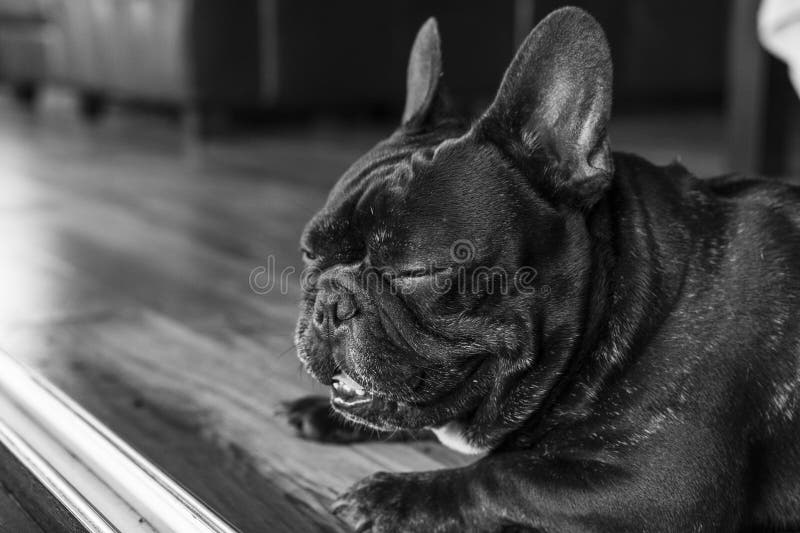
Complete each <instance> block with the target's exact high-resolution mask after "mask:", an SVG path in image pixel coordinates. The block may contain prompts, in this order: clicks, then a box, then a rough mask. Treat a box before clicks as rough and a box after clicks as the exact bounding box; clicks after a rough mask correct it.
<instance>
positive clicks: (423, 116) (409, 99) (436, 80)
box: [403, 17, 451, 127]
mask: <svg viewBox="0 0 800 533" xmlns="http://www.w3.org/2000/svg"><path fill="white" fill-rule="evenodd" d="M441 78H442V43H441V39H440V38H439V28H438V26H437V24H436V19H435V18H433V17H431V18H429V19H428V20H427V21H425V24H423V25H422V27H421V28H420V29H419V32H418V33H417V38H416V39H414V45H413V46H412V47H411V56H410V57H409V59H408V78H407V79H406V105H405V108H404V110H403V125H405V126H409V127H421V126H424V125H425V124H428V123H432V122H435V121H436V120H438V119H440V118H442V117H443V116H444V115H445V114H447V113H449V112H450V107H451V106H450V102H449V97H448V96H447V95H446V91H445V89H444V87H443V86H442V79H441Z"/></svg>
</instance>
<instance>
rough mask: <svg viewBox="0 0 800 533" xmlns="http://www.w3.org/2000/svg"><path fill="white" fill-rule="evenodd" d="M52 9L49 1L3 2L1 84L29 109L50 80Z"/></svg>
mask: <svg viewBox="0 0 800 533" xmlns="http://www.w3.org/2000/svg"><path fill="white" fill-rule="evenodd" d="M49 7H50V6H49V3H48V2H46V1H45V0H0V80H2V81H3V82H5V83H8V84H10V85H11V86H12V88H13V90H14V95H15V96H16V98H17V99H18V100H19V101H20V102H22V103H23V104H25V105H26V106H30V105H32V104H33V102H34V101H35V99H36V95H37V93H38V89H39V87H40V86H41V85H42V83H43V82H44V81H45V79H46V77H47V65H46V49H47V44H48V36H49V30H50V28H51V24H50V13H49Z"/></svg>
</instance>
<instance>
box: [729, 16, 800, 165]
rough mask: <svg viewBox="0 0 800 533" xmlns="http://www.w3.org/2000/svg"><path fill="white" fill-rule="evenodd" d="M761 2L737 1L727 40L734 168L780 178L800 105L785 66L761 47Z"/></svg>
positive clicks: (789, 153) (731, 152)
mask: <svg viewBox="0 0 800 533" xmlns="http://www.w3.org/2000/svg"><path fill="white" fill-rule="evenodd" d="M759 3H760V1H759V0H736V1H735V2H734V3H733V11H732V13H731V18H730V28H729V35H728V83H727V113H728V130H729V135H730V139H729V144H728V146H729V150H730V151H729V160H730V164H731V168H733V169H735V170H737V171H742V172H748V173H753V174H766V175H781V174H785V173H786V172H787V171H788V170H789V166H790V158H791V156H792V155H793V154H792V152H793V151H792V150H790V145H791V141H790V139H791V137H792V127H793V126H796V123H797V118H798V116H799V115H800V111H799V108H800V102H799V101H798V99H797V95H796V94H795V93H794V91H793V90H792V87H791V84H790V83H789V75H788V72H787V70H786V65H785V64H784V63H783V62H781V61H779V60H777V59H775V58H774V57H772V56H770V55H769V54H767V52H765V51H764V49H763V48H762V47H761V45H760V44H759V42H758V35H757V27H756V14H757V12H758V6H759Z"/></svg>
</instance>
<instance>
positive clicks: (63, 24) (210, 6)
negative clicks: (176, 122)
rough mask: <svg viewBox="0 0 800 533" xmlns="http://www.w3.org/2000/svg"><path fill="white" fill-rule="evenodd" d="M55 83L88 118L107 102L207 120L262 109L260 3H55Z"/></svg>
mask: <svg viewBox="0 0 800 533" xmlns="http://www.w3.org/2000/svg"><path fill="white" fill-rule="evenodd" d="M53 1H54V6H53V14H52V17H53V20H54V21H55V24H54V26H55V28H54V36H53V38H52V43H51V47H50V49H49V68H50V72H49V76H50V78H51V79H52V80H53V81H54V82H57V83H60V84H63V85H67V86H70V87H75V88H76V89H77V90H78V91H79V92H80V94H81V102H82V106H81V107H82V111H83V112H84V114H86V115H88V116H93V115H96V114H98V113H99V112H100V111H101V110H102V108H103V103H104V102H105V100H106V99H109V98H112V99H114V100H135V101H144V102H157V103H168V104H172V105H177V106H179V107H180V108H182V109H184V110H187V111H188V112H190V113H192V114H196V115H198V116H201V117H202V116H204V115H206V114H208V113H211V112H214V111H215V110H218V109H230V108H238V107H247V106H253V105H255V104H256V103H257V101H258V78H257V72H258V62H257V61H258V60H257V58H258V54H257V51H258V38H257V35H258V22H257V5H258V4H257V1H256V0H236V1H235V2H231V1H228V0H53Z"/></svg>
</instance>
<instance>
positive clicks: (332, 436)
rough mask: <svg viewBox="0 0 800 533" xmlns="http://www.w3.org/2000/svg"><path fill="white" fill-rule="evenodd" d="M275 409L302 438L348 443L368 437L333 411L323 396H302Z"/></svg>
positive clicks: (362, 430)
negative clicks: (277, 409)
mask: <svg viewBox="0 0 800 533" xmlns="http://www.w3.org/2000/svg"><path fill="white" fill-rule="evenodd" d="M278 412H279V414H282V415H283V416H285V417H286V419H287V421H288V422H289V425H291V426H292V427H293V428H295V430H297V434H298V435H299V436H300V437H302V438H304V439H309V440H316V441H320V442H333V443H349V442H358V441H362V440H366V439H367V438H368V433H367V431H366V430H365V429H362V428H358V427H355V426H353V425H352V424H349V423H348V422H346V421H345V420H343V419H342V418H341V417H340V416H339V415H337V414H336V413H335V412H334V411H333V409H332V408H331V405H330V400H328V398H326V397H324V396H305V397H303V398H298V399H296V400H291V401H288V402H284V403H282V404H281V407H280V409H279V411H278Z"/></svg>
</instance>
